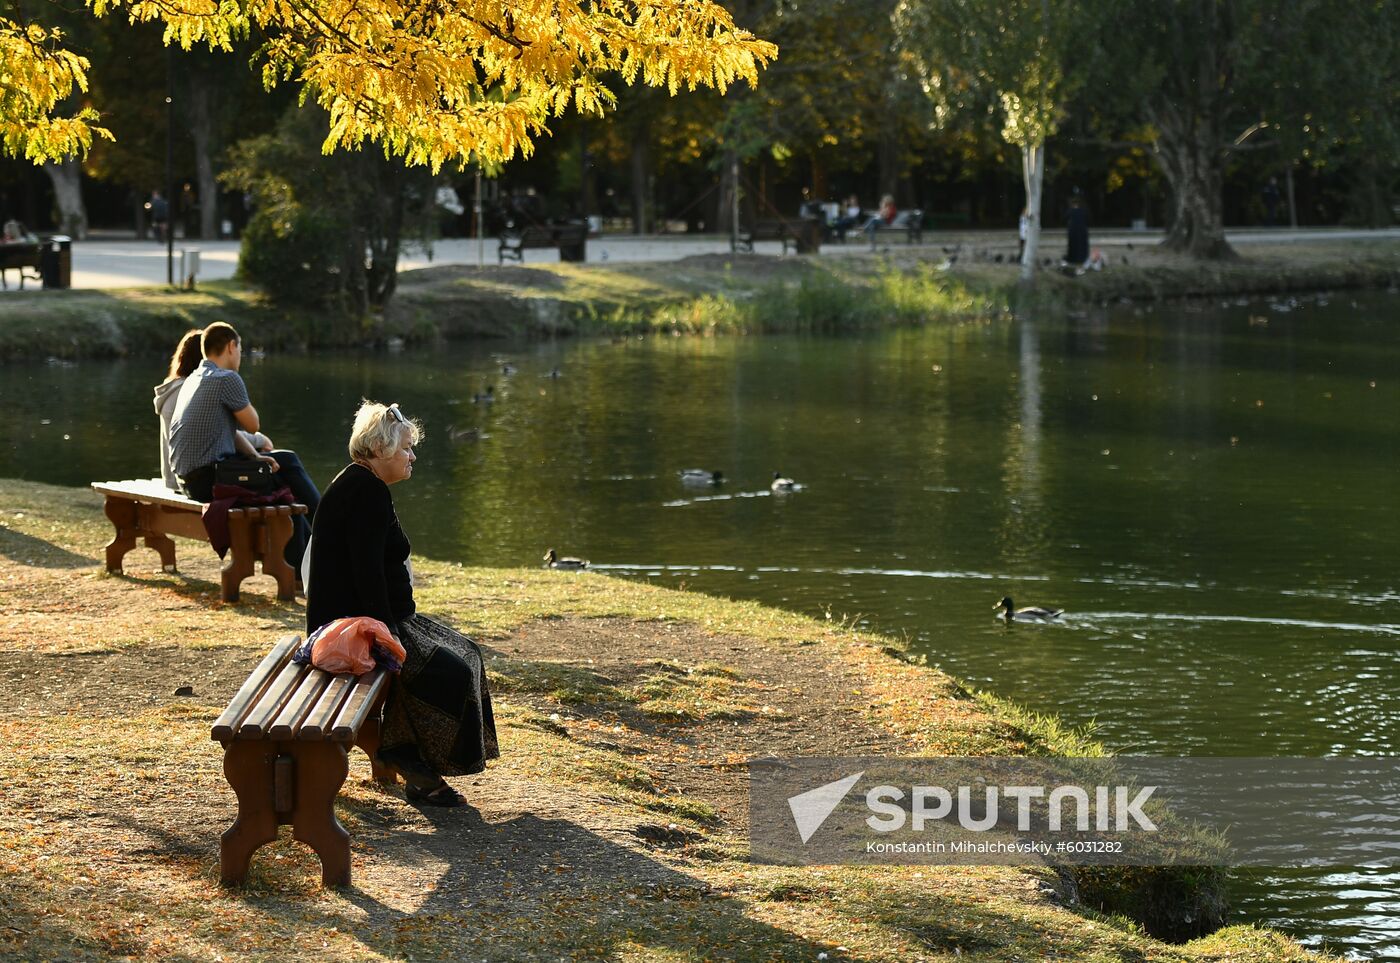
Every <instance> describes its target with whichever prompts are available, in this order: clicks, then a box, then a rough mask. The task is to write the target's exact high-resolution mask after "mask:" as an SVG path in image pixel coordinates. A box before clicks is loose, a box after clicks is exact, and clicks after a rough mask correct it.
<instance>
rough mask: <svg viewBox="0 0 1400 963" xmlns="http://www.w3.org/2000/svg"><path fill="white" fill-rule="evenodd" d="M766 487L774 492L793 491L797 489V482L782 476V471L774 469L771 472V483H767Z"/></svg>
mask: <svg viewBox="0 0 1400 963" xmlns="http://www.w3.org/2000/svg"><path fill="white" fill-rule="evenodd" d="M768 488H769V489H770V490H772V491H775V492H795V491H797V482H795V481H793V480H792V479H791V478H786V477H784V476H783V473H782V472H780V471H775V472H773V484H771V485H769V486H768Z"/></svg>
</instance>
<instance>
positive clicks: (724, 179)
mask: <svg viewBox="0 0 1400 963" xmlns="http://www.w3.org/2000/svg"><path fill="white" fill-rule="evenodd" d="M738 172H739V159H738V157H736V156H735V154H734V151H732V150H726V151H725V152H724V161H723V166H722V167H721V168H720V173H719V190H718V191H716V192H715V197H716V199H715V219H714V225H715V230H716V231H718V232H719V233H721V234H731V233H732V232H733V231H734V230H735V228H736V227H737V225H736V224H735V219H734V214H735V211H737V210H738V206H739V196H738V191H739V177H738Z"/></svg>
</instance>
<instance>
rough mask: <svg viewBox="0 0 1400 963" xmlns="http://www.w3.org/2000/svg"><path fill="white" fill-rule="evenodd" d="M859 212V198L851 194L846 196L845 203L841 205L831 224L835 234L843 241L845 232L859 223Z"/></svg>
mask: <svg viewBox="0 0 1400 963" xmlns="http://www.w3.org/2000/svg"><path fill="white" fill-rule="evenodd" d="M860 214H861V211H860V198H859V197H856V196H855V195H854V194H852V195H851V196H850V197H848V198H846V203H845V204H843V205H842V207H841V213H840V214H839V215H838V216H837V218H836V223H835V224H833V225H832V227H833V228H834V229H835V230H836V236H837V237H838V238H840V239H841V240H843V241H844V240H845V239H846V232H847V231H849V230H850V229H851V228H853V227H855V226H856V225H858V224H860V223H861V220H860Z"/></svg>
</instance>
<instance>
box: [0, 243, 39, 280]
mask: <svg viewBox="0 0 1400 963" xmlns="http://www.w3.org/2000/svg"><path fill="white" fill-rule="evenodd" d="M42 247H43V245H42V244H40V242H39V241H37V240H34V241H5V242H0V288H5V289H8V288H9V286H10V283H9V280H8V279H7V277H6V274H7V272H9V271H18V272H19V288H20V290H21V291H23V290H24V282H25V281H26V280H29V281H40V282H42V281H43V280H44V276H43V275H42V274H40V273H39V261H40V257H41V256H42ZM26 269H29V270H32V271H33V272H34V273H32V274H25V273H24V272H25V270H26Z"/></svg>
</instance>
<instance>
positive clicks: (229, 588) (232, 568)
mask: <svg viewBox="0 0 1400 963" xmlns="http://www.w3.org/2000/svg"><path fill="white" fill-rule="evenodd" d="M228 534H229V549H228V556H227V557H226V558H225V559H224V568H223V572H222V574H221V575H220V576H219V586H220V593H219V595H220V597H221V598H222V599H223V600H224V601H225V602H237V601H238V587H239V586H240V585H242V584H243V580H244V579H245V578H247V577H248V576H250V575H252V574H253V558H254V551H253V535H254V533H253V525H251V524H250V523H249V521H248V519H247V518H246V517H244V515H243V514H242V513H241V512H239V513H237V514H235V513H234V512H229V516H228Z"/></svg>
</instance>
